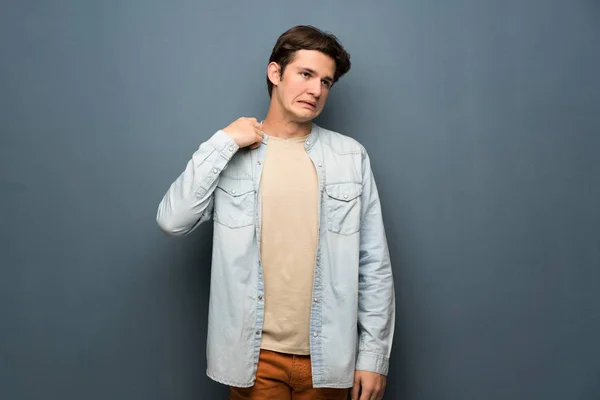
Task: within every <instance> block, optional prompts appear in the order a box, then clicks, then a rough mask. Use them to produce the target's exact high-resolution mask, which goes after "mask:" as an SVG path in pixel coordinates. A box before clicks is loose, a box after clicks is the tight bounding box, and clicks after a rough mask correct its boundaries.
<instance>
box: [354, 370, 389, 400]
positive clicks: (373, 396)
mask: <svg viewBox="0 0 600 400" xmlns="http://www.w3.org/2000/svg"><path fill="white" fill-rule="evenodd" d="M385 383H386V377H385V375H380V374H376V373H375V372H369V371H356V372H354V386H352V400H381V399H383V392H384V390H385ZM359 395H360V397H359Z"/></svg>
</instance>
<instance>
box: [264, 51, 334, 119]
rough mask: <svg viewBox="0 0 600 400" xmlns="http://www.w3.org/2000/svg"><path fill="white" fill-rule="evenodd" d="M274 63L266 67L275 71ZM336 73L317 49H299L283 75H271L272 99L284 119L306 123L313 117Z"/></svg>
mask: <svg viewBox="0 0 600 400" xmlns="http://www.w3.org/2000/svg"><path fill="white" fill-rule="evenodd" d="M275 66H276V64H274V65H273V66H269V68H273V69H274V70H275V69H276V67H275ZM334 73H335V62H334V60H333V59H332V58H331V57H329V56H327V55H325V54H323V53H321V52H320V51H317V50H298V51H297V52H296V53H295V54H294V59H293V60H292V62H290V63H289V64H288V65H287V66H286V67H285V70H284V72H283V76H281V77H279V75H278V74H270V77H271V78H272V79H271V81H272V82H273V84H274V86H273V93H272V100H273V101H277V102H278V103H279V106H280V108H281V110H282V111H283V114H284V115H285V117H286V118H288V119H289V120H291V121H294V122H307V121H311V120H313V119H314V118H316V117H317V116H318V115H319V114H321V111H323V107H325V102H326V101H327V96H328V95H329V90H330V88H331V85H332V84H333V76H334Z"/></svg>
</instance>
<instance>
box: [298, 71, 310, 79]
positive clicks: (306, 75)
mask: <svg viewBox="0 0 600 400" xmlns="http://www.w3.org/2000/svg"><path fill="white" fill-rule="evenodd" d="M300 75H302V76H303V77H305V78H308V77H309V76H310V74H309V73H308V72H306V71H302V72H300Z"/></svg>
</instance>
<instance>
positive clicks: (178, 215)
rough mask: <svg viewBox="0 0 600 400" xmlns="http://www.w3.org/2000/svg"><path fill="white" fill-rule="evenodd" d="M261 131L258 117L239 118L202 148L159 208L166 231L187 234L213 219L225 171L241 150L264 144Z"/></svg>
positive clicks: (159, 214)
mask: <svg viewBox="0 0 600 400" xmlns="http://www.w3.org/2000/svg"><path fill="white" fill-rule="evenodd" d="M260 129H261V124H259V123H258V121H257V120H256V119H255V118H239V119H237V120H236V121H234V122H232V123H231V124H230V125H229V126H227V127H226V128H224V129H222V130H219V131H217V133H215V134H214V135H213V136H212V137H211V138H210V139H208V140H207V141H206V142H204V143H202V144H201V145H200V147H199V148H198V150H196V152H195V153H194V154H193V156H192V159H191V160H190V161H188V163H187V166H186V168H185V170H184V171H183V172H182V173H181V175H179V177H178V178H177V179H176V180H175V182H173V183H172V184H171V186H170V187H169V190H168V191H167V193H165V195H164V196H163V199H162V200H161V202H160V204H159V205H158V212H157V213H156V222H157V223H158V226H159V227H160V228H161V229H162V230H163V232H165V233H167V234H168V235H174V236H181V235H187V234H188V233H190V232H192V231H193V230H194V229H196V228H197V227H198V226H199V225H200V224H201V223H203V222H205V221H208V220H209V219H210V218H211V217H212V210H213V193H214V191H215V188H216V187H217V184H218V183H219V177H220V175H221V171H223V170H224V169H225V167H226V166H227V164H228V163H229V161H230V160H231V158H232V157H233V156H234V154H235V153H236V152H237V151H238V150H239V149H240V148H242V147H246V146H250V148H256V147H257V146H259V145H260V143H261V141H262V137H263V134H262V132H261V131H260Z"/></svg>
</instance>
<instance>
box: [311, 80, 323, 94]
mask: <svg viewBox="0 0 600 400" xmlns="http://www.w3.org/2000/svg"><path fill="white" fill-rule="evenodd" d="M322 90H323V88H322V87H321V80H320V79H313V80H312V81H311V84H310V86H309V88H308V92H309V93H310V94H312V95H313V96H315V98H317V99H318V98H319V96H321V91H322Z"/></svg>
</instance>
